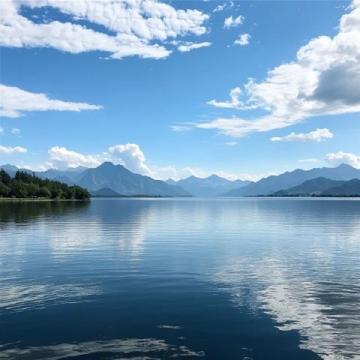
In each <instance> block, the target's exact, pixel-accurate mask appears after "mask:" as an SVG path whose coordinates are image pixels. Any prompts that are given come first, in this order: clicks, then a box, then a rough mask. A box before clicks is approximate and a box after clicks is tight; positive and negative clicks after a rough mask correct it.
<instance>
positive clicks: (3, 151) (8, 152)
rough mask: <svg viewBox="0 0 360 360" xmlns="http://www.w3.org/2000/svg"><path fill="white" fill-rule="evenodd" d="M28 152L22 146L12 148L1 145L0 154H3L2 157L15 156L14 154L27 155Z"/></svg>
mask: <svg viewBox="0 0 360 360" xmlns="http://www.w3.org/2000/svg"><path fill="white" fill-rule="evenodd" d="M26 152H27V149H25V148H23V147H21V146H15V147H11V146H3V145H0V154H2V155H13V154H21V153H26Z"/></svg>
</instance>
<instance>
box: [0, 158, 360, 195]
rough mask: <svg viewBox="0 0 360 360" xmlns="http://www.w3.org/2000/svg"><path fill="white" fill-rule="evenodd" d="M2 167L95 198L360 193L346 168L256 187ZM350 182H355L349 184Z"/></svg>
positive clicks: (357, 173)
mask: <svg viewBox="0 0 360 360" xmlns="http://www.w3.org/2000/svg"><path fill="white" fill-rule="evenodd" d="M0 167H1V168H3V169H4V170H5V171H7V172H8V173H9V174H10V175H12V176H13V175H15V173H16V171H17V170H22V171H26V172H30V173H34V174H35V175H36V176H38V177H41V178H48V179H50V180H57V181H60V182H64V183H66V184H68V185H79V186H82V187H85V188H86V189H88V190H89V191H90V192H91V193H92V194H93V195H94V196H102V195H103V196H140V195H143V196H191V195H193V196H207V197H209V196H222V195H224V196H235V197H236V196H311V195H315V196H317V195H318V196H325V195H324V193H325V191H329V196H332V195H331V194H334V196H336V194H340V193H341V192H343V195H344V196H354V194H358V193H356V191H357V183H356V181H353V180H354V179H360V170H359V169H355V168H353V167H351V166H350V165H345V164H342V165H340V166H338V167H336V168H326V167H324V168H314V169H311V170H301V169H298V170H294V171H291V172H285V173H283V174H280V175H277V176H275V175H274V176H269V177H267V178H263V179H261V180H259V181H258V182H256V183H251V182H250V183H249V182H248V181H242V180H235V181H231V180H228V179H224V178H222V177H220V176H217V175H211V176H209V177H207V178H198V177H195V176H190V177H188V178H186V179H181V180H178V181H174V180H171V179H170V180H167V181H161V180H155V179H152V178H151V177H148V176H143V175H139V174H134V173H132V172H131V171H129V170H128V169H126V168H125V167H124V166H122V165H114V164H113V163H110V162H105V163H103V164H101V165H100V166H98V167H96V168H83V167H78V168H74V169H66V170H58V169H49V170H46V171H42V172H41V171H40V172H39V171H37V172H33V171H31V170H27V169H18V168H17V167H16V166H13V165H9V164H7V165H2V166H0ZM350 180H351V181H353V182H352V183H350V184H347V182H349V181H350ZM330 190H331V191H330Z"/></svg>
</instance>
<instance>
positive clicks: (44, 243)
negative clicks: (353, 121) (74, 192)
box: [0, 199, 360, 360]
mask: <svg viewBox="0 0 360 360" xmlns="http://www.w3.org/2000/svg"><path fill="white" fill-rule="evenodd" d="M359 215H360V202H359V201H356V200H326V199H320V200H315V199H314V200H300V199H287V200H280V199H215V200H211V199H206V200H201V199H179V200H177V199H147V200H146V199H134V200H126V199H117V200H111V199H107V200H101V199H99V200H94V201H92V202H91V204H85V205H83V204H81V203H51V202H47V203H11V204H10V203H6V204H5V203H4V204H0V345H1V344H3V345H2V347H1V348H0V358H4V359H23V358H24V359H25V358H26V359H60V358H69V357H73V358H76V357H79V358H80V357H81V358H84V359H85V358H89V359H90V358H96V356H102V357H103V358H107V359H116V358H132V359H134V358H142V359H157V358H175V357H184V356H185V357H189V358H197V357H200V356H201V357H205V358H207V359H219V358H221V359H234V358H236V359H248V360H249V359H254V360H255V359H276V360H280V359H284V360H285V359H286V360H288V359H299V360H306V359H319V358H322V359H326V360H335V359H336V360H337V359H339V360H342V359H344V360H346V359H360V262H359V258H360V235H359V234H360V216H359ZM30 314H31V316H30ZM54 328H55V329H56V330H54ZM4 329H6V331H4Z"/></svg>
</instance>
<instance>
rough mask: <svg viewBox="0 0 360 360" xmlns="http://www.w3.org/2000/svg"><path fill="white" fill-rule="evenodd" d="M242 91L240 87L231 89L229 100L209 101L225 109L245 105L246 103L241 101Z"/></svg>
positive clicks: (210, 103) (209, 103)
mask: <svg viewBox="0 0 360 360" xmlns="http://www.w3.org/2000/svg"><path fill="white" fill-rule="evenodd" d="M241 94H242V91H241V89H240V88H239V87H236V88H234V89H231V90H230V100H227V101H217V100H214V99H213V100H210V101H208V102H207V104H208V105H211V106H214V107H217V108H223V109H238V108H241V107H243V106H244V104H243V103H242V102H241V101H240V99H239V98H240V96H241Z"/></svg>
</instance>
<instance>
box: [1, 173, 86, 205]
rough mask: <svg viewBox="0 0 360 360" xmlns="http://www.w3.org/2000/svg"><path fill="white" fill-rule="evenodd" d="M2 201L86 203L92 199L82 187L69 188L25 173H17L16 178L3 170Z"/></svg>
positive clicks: (60, 183)
mask: <svg viewBox="0 0 360 360" xmlns="http://www.w3.org/2000/svg"><path fill="white" fill-rule="evenodd" d="M0 199H25V200H27V199H36V200H82V201H86V200H89V199H90V193H89V192H88V191H87V190H86V189H84V188H82V187H80V186H77V185H73V186H69V185H66V184H64V183H62V182H59V181H55V180H49V179H41V178H39V177H37V176H35V175H34V174H29V173H28V172H24V171H17V172H16V174H15V176H14V177H11V176H10V175H9V174H8V173H7V172H6V171H4V170H3V169H1V170H0Z"/></svg>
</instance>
